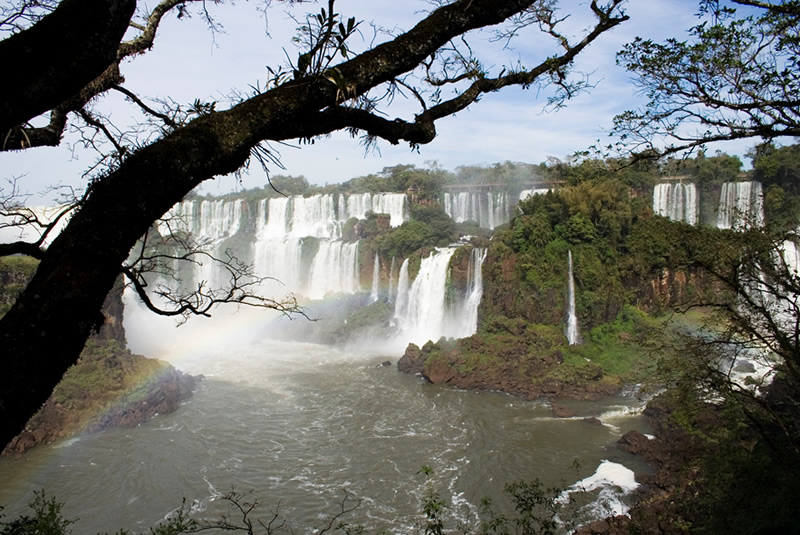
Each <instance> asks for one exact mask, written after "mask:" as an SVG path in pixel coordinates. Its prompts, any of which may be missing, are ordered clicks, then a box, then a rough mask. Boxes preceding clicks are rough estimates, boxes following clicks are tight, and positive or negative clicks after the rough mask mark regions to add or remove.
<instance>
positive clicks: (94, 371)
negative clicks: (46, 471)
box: [0, 273, 198, 455]
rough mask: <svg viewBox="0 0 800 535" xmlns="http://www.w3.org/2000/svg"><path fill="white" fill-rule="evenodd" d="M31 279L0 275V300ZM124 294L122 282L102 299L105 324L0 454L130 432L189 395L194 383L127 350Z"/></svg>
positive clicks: (176, 406) (166, 411) (157, 363)
mask: <svg viewBox="0 0 800 535" xmlns="http://www.w3.org/2000/svg"><path fill="white" fill-rule="evenodd" d="M29 276H30V273H18V274H17V275H16V276H15V275H14V274H13V273H11V274H6V275H4V277H3V278H2V280H0V282H4V283H6V284H7V286H5V287H4V288H2V290H7V291H5V292H4V291H0V295H5V294H6V293H9V295H10V294H12V293H13V291H14V290H15V289H16V288H17V287H19V288H23V287H24V284H25V281H26V280H27V278H26V277H29ZM12 284H13V286H11V285H12ZM122 290H123V286H122V281H121V280H120V281H118V283H117V284H116V285H115V286H114V288H113V289H112V291H111V292H110V293H109V295H108V297H107V298H106V302H105V304H104V306H103V310H102V313H103V316H104V318H105V321H104V323H103V325H102V327H101V328H100V330H99V332H97V333H95V334H94V335H93V336H92V337H91V338H90V339H89V340H88V341H87V344H86V348H85V349H84V351H83V353H82V354H81V357H80V359H79V360H78V363H77V364H76V365H75V366H73V367H72V368H70V369H69V370H68V371H67V373H66V374H65V375H64V378H63V379H62V380H61V382H60V383H59V384H58V386H56V388H55V390H54V391H53V394H52V395H51V396H50V398H49V399H48V400H47V401H46V402H45V404H44V405H43V406H42V408H41V409H39V411H38V412H37V413H36V414H35V415H34V416H33V417H31V419H30V420H29V422H28V424H27V425H26V427H25V430H24V431H23V432H22V433H20V434H19V435H18V436H17V437H15V438H14V439H13V440H12V441H11V442H10V443H9V444H8V445H7V446H6V448H5V449H4V450H3V451H2V455H9V454H21V453H23V452H25V451H26V450H28V449H30V448H32V447H34V446H36V445H39V444H50V443H53V442H55V441H57V440H60V439H63V438H66V437H69V436H73V435H75V434H80V433H86V432H88V433H92V432H97V431H100V430H103V429H106V428H109V427H133V426H136V425H138V424H140V423H142V422H144V421H146V420H148V419H150V418H152V417H153V416H155V415H156V414H164V413H168V412H172V411H174V410H176V409H177V408H178V407H179V406H180V404H181V402H183V401H184V400H186V399H188V398H189V397H190V396H191V395H192V392H193V391H194V389H195V386H196V381H197V379H198V378H195V377H192V376H190V375H187V374H184V373H182V372H180V371H178V370H176V369H175V368H173V367H172V366H171V365H170V364H168V363H166V362H164V361H159V360H155V359H149V358H146V357H144V356H141V355H134V354H132V353H131V352H130V351H128V350H127V349H125V346H126V345H127V342H126V339H125V329H124V327H123V323H122V319H123V315H122V314H123V304H122Z"/></svg>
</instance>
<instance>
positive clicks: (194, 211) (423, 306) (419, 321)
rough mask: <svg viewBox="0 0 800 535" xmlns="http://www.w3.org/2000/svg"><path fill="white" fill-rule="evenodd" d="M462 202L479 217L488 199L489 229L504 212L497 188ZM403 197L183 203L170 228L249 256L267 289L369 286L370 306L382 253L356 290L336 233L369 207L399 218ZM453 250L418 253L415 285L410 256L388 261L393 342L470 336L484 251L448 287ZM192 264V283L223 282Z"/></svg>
mask: <svg viewBox="0 0 800 535" xmlns="http://www.w3.org/2000/svg"><path fill="white" fill-rule="evenodd" d="M462 198H463V199H466V200H467V201H469V202H471V203H473V208H471V209H473V210H484V214H488V212H486V211H485V209H486V206H487V205H489V204H492V203H494V204H493V209H494V210H495V213H494V214H493V215H491V214H490V217H489V216H487V219H486V221H487V224H491V225H495V224H497V223H498V222H499V220H500V219H501V218H502V217H503V214H502V213H501V212H503V211H504V210H505V207H504V206H505V205H504V204H503V203H504V202H505V201H503V200H502V198H501V197H500V196H498V195H497V194H494V193H486V192H481V193H477V194H471V193H468V194H467V195H466V196H462ZM495 201H496V202H495ZM406 203H407V201H406V198H405V195H403V194H394V193H392V194H388V193H387V194H384V193H375V194H370V193H364V194H354V195H350V196H345V195H339V194H337V195H314V196H310V197H302V196H293V197H281V198H272V199H263V200H261V201H258V203H257V205H256V207H255V209H253V210H252V211H250V210H246V207H247V204H246V203H245V201H243V200H233V201H231V200H225V201H209V200H206V201H186V202H185V203H181V204H179V205H177V206H176V207H175V208H173V210H172V213H173V215H174V217H175V219H174V221H173V222H171V223H170V227H171V228H173V230H175V229H178V228H179V229H185V231H186V232H192V233H195V234H196V235H197V238H198V239H200V240H206V242H208V243H213V244H214V245H215V246H216V247H217V250H216V251H215V252H217V254H218V255H220V256H221V253H222V252H224V251H228V250H229V249H230V250H231V253H232V254H234V255H236V256H237V258H240V259H242V260H243V261H250V262H251V263H252V265H253V271H254V273H255V275H256V276H259V277H266V280H265V281H264V283H263V284H264V287H263V288H262V292H264V293H265V294H266V295H276V296H282V295H286V294H287V293H294V294H295V295H298V296H299V297H301V298H307V299H311V300H318V299H324V298H326V297H327V296H329V295H330V294H354V293H358V292H361V291H369V301H370V302H376V301H378V300H379V299H380V298H381V297H382V291H381V259H380V256H379V255H378V254H377V253H376V254H374V257H373V266H372V283H371V287H369V289H368V288H363V289H362V286H361V282H360V277H359V273H360V269H359V252H358V242H347V241H345V240H343V239H342V229H343V226H344V223H345V222H346V221H347V220H348V219H350V218H352V217H366V215H367V214H368V213H370V212H373V213H386V214H388V215H389V217H390V222H393V223H395V224H402V222H403V221H404V220H405V219H406ZM481 206H482V207H483V208H481ZM251 212H252V213H253V220H252V221H251V222H250V223H249V224H248V222H247V220H246V219H243V218H244V214H249V213H251ZM237 248H238V249H237ZM242 248H244V251H242ZM457 249H458V247H448V248H442V249H436V250H435V251H434V252H433V253H432V254H431V255H430V256H428V257H427V258H424V259H422V260H421V265H420V268H419V271H418V274H417V275H416V277H415V278H414V279H413V281H412V280H410V277H409V260H408V259H404V260H403V261H402V262H400V266H399V270H398V269H397V264H398V261H397V259H395V258H392V260H391V268H390V270H389V271H390V272H389V284H388V294H387V296H386V297H387V300H389V301H390V302H394V312H395V323H396V325H397V328H398V335H397V336H398V337H397V340H398V341H399V340H401V339H402V340H404V341H405V343H407V342H408V341H415V342H417V343H420V344H424V343H425V342H426V341H427V340H429V339H432V340H438V339H439V338H440V337H442V336H446V337H465V336H470V335H472V334H474V332H475V330H476V328H477V315H478V312H477V311H478V305H479V304H480V300H481V297H482V294H483V279H482V276H481V267H482V264H483V261H484V259H485V258H486V250H485V249H479V248H475V249H472V250H471V251H470V254H469V256H468V261H469V266H468V273H467V280H466V281H464V283H463V284H464V285H463V290H461V289H460V288H459V289H456V288H455V287H453V286H452V284H451V285H449V286H448V277H449V274H450V269H449V268H450V266H449V264H450V260H451V258H452V257H453V254H454V252H455V251H456V250H457ZM464 260H465V262H466V261H467V258H464ZM384 261H388V259H384ZM193 269H194V271H193V273H192V274H191V276H192V278H193V280H191V281H190V280H189V277H188V276H187V277H185V278H186V280H187V283H196V282H197V281H199V280H204V281H207V282H208V283H209V284H215V285H217V286H219V287H224V284H220V283H224V282H225V281H224V279H222V275H223V274H224V272H223V271H222V270H219V269H218V268H217V267H216V266H215V265H214V263H213V262H204V263H203V265H202V266H198V267H195V268H193ZM215 270H217V271H219V272H220V273H215ZM459 284H461V283H459ZM448 288H450V289H449V290H448Z"/></svg>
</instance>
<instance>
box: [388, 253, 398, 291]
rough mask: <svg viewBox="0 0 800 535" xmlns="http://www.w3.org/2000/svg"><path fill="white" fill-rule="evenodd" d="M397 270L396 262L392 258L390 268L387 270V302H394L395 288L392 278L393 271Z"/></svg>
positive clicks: (393, 275) (393, 276)
mask: <svg viewBox="0 0 800 535" xmlns="http://www.w3.org/2000/svg"><path fill="white" fill-rule="evenodd" d="M396 269H397V261H396V259H395V257H392V267H391V269H390V270H389V296H388V297H389V301H390V302H391V301H394V298H395V286H394V278H395V270H396Z"/></svg>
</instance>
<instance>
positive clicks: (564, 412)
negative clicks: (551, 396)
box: [550, 401, 575, 418]
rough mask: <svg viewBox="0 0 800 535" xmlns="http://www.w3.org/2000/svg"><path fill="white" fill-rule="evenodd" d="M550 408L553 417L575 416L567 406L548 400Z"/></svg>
mask: <svg viewBox="0 0 800 535" xmlns="http://www.w3.org/2000/svg"><path fill="white" fill-rule="evenodd" d="M550 408H551V409H552V410H553V416H554V417H555V418H572V417H574V416H575V413H574V412H572V411H571V410H570V409H568V408H567V407H565V406H563V405H559V404H558V403H555V402H552V401H551V402H550Z"/></svg>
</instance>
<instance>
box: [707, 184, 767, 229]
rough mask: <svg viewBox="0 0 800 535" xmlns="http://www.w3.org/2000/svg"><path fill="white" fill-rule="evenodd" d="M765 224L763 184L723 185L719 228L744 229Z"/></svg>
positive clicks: (718, 215)
mask: <svg viewBox="0 0 800 535" xmlns="http://www.w3.org/2000/svg"><path fill="white" fill-rule="evenodd" d="M763 224H764V194H763V191H762V187H761V182H755V181H753V182H726V183H724V184H723V185H722V191H721V192H720V196H719V210H718V213H717V228H721V229H744V228H747V227H750V226H756V227H760V226H762V225H763Z"/></svg>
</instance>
